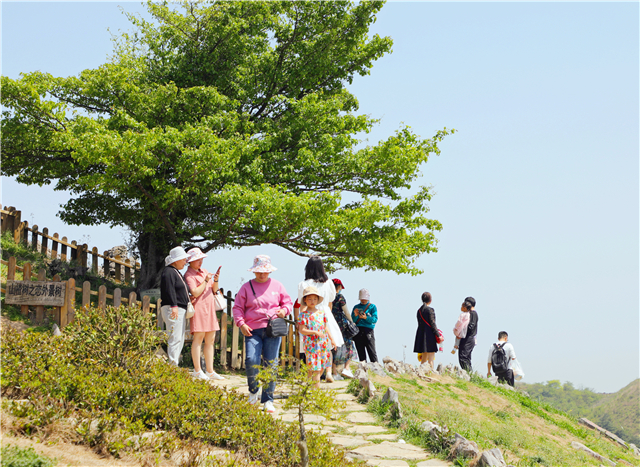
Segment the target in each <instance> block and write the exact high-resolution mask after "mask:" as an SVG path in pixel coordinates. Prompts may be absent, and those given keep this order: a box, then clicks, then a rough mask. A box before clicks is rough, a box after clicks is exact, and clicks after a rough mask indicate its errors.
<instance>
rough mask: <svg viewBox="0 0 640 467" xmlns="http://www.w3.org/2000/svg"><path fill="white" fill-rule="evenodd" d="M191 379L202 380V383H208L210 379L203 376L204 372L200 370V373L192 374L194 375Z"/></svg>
mask: <svg viewBox="0 0 640 467" xmlns="http://www.w3.org/2000/svg"><path fill="white" fill-rule="evenodd" d="M193 377H194V378H195V379H202V380H204V381H209V379H210V378H209V377H208V376H207V375H205V374H204V372H203V371H202V370H200V371H199V372H197V373H194V374H193Z"/></svg>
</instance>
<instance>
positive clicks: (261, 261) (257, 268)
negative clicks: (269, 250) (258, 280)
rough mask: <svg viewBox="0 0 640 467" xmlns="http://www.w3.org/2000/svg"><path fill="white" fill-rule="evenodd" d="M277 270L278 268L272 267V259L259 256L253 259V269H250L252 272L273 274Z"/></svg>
mask: <svg viewBox="0 0 640 467" xmlns="http://www.w3.org/2000/svg"><path fill="white" fill-rule="evenodd" d="M276 270H277V268H274V267H273V266H272V265H271V258H269V257H268V256H267V255H258V256H256V257H255V258H253V267H252V268H251V269H248V271H251V272H273V271H276Z"/></svg>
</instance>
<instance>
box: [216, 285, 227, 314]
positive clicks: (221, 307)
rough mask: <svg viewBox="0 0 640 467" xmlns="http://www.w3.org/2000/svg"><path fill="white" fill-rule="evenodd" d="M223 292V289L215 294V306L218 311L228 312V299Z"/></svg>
mask: <svg viewBox="0 0 640 467" xmlns="http://www.w3.org/2000/svg"><path fill="white" fill-rule="evenodd" d="M221 290H222V289H218V291H217V292H216V293H214V294H213V302H214V306H215V308H216V311H227V298H226V297H225V296H224V294H223V293H222V291H221Z"/></svg>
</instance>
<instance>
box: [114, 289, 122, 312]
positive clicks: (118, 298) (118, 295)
mask: <svg viewBox="0 0 640 467" xmlns="http://www.w3.org/2000/svg"><path fill="white" fill-rule="evenodd" d="M120 305H122V290H121V289H120V288H117V289H115V290H114V291H113V306H114V307H115V308H118V307H120Z"/></svg>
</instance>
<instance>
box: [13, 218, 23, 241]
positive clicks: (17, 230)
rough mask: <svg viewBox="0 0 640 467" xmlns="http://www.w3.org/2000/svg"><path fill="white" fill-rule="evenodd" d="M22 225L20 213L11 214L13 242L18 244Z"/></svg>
mask: <svg viewBox="0 0 640 467" xmlns="http://www.w3.org/2000/svg"><path fill="white" fill-rule="evenodd" d="M20 224H22V211H14V213H13V241H15V242H16V243H18V242H20V235H21V234H22V232H21V228H20V227H21V225H20Z"/></svg>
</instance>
